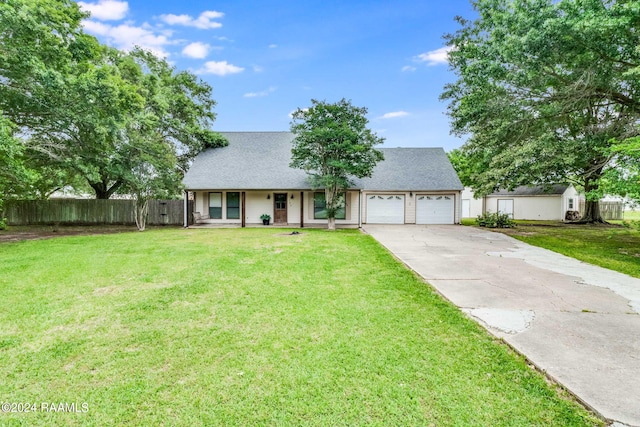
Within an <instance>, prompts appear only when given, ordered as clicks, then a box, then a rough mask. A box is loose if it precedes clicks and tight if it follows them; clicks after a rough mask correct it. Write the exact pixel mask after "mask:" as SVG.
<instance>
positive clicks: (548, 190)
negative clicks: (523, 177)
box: [490, 184, 569, 196]
mask: <svg viewBox="0 0 640 427" xmlns="http://www.w3.org/2000/svg"><path fill="white" fill-rule="evenodd" d="M567 188H569V186H568V185H566V184H554V185H549V186H544V185H534V186H528V185H521V186H520V187H516V188H514V189H513V190H511V191H509V190H505V189H503V190H500V191H496V192H494V193H491V194H490V195H491V196H553V195H561V194H564V192H565V191H567Z"/></svg>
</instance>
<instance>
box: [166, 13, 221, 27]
mask: <svg viewBox="0 0 640 427" xmlns="http://www.w3.org/2000/svg"><path fill="white" fill-rule="evenodd" d="M223 16H224V13H222V12H216V11H215V10H207V11H204V12H202V13H201V14H200V15H199V16H198V17H197V18H195V19H194V18H193V17H192V16H191V15H174V14H172V13H170V14H167V15H160V19H161V20H162V21H164V22H165V23H167V24H169V25H184V26H185V27H196V28H200V29H201V30H209V29H212V28H220V27H222V24H221V23H219V22H216V21H213V20H214V19H218V18H222V17H223Z"/></svg>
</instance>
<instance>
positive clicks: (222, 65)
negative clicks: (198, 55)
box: [196, 61, 244, 76]
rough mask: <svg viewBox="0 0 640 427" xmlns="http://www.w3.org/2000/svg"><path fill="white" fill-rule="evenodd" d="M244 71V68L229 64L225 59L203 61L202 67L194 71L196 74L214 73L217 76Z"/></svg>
mask: <svg viewBox="0 0 640 427" xmlns="http://www.w3.org/2000/svg"><path fill="white" fill-rule="evenodd" d="M243 71H244V68H242V67H238V66H236V65H233V64H229V63H228V62H227V61H220V62H216V61H208V62H205V63H204V67H202V68H200V69H199V70H197V71H196V74H215V75H217V76H226V75H227V74H237V73H241V72H243Z"/></svg>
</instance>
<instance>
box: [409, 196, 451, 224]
mask: <svg viewBox="0 0 640 427" xmlns="http://www.w3.org/2000/svg"><path fill="white" fill-rule="evenodd" d="M416 197H417V200H416V224H453V223H454V222H455V200H456V198H455V196H454V195H453V194H421V195H417V196H416Z"/></svg>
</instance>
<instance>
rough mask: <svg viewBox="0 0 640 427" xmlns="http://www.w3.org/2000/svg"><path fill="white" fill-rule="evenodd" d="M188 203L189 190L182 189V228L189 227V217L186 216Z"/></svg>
mask: <svg viewBox="0 0 640 427" xmlns="http://www.w3.org/2000/svg"><path fill="white" fill-rule="evenodd" d="M188 204H189V192H188V191H187V190H184V221H183V226H184V228H187V227H189V218H188V211H189V209H187V205H188Z"/></svg>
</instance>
